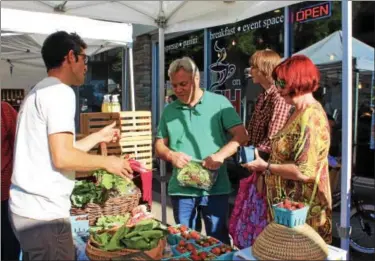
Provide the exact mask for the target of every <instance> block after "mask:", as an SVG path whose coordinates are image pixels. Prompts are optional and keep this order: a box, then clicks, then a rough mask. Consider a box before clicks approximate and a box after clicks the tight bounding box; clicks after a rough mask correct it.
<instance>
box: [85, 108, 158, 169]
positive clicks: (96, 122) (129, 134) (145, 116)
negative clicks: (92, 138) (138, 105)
mask: <svg viewBox="0 0 375 261" xmlns="http://www.w3.org/2000/svg"><path fill="white" fill-rule="evenodd" d="M151 119H152V117H151V112H150V111H134V112H132V111H124V112H114V113H101V112H100V113H99V112H98V113H82V114H81V120H80V125H81V126H80V127H81V134H83V135H84V136H86V135H89V134H91V133H94V132H96V131H98V130H100V129H102V128H103V127H105V126H107V125H109V124H111V123H112V122H113V121H116V122H117V124H116V127H117V128H119V129H120V132H121V135H120V140H119V142H118V143H116V144H108V145H107V151H108V155H121V154H133V155H134V156H135V159H137V160H138V161H140V162H142V163H144V164H145V165H146V167H147V168H149V169H152V124H151ZM98 150H99V146H96V147H94V148H93V149H92V150H91V151H89V153H92V154H98Z"/></svg>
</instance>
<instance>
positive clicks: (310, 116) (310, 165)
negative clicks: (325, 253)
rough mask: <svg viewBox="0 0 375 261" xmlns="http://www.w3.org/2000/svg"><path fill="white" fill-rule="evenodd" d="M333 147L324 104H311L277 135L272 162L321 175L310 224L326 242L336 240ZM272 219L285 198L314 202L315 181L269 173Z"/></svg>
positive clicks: (269, 217)
mask: <svg viewBox="0 0 375 261" xmlns="http://www.w3.org/2000/svg"><path fill="white" fill-rule="evenodd" d="M329 146H330V134H329V126H328V121H327V118H326V114H325V112H324V110H323V108H322V106H321V105H320V103H314V104H311V105H309V106H308V107H307V108H306V109H305V110H303V111H301V112H299V114H298V115H297V116H296V117H295V119H294V120H293V121H291V122H289V123H287V125H285V126H284V128H283V129H282V130H280V132H278V133H277V134H276V135H275V136H273V138H272V141H271V147H272V153H271V157H270V161H271V163H273V164H287V163H294V164H296V165H297V166H298V168H299V170H300V171H301V173H302V174H303V175H306V176H309V177H317V176H318V174H319V173H320V176H318V177H319V179H318V183H317V184H318V185H317V189H316V193H315V196H314V198H313V199H312V202H311V207H310V211H309V214H308V217H307V221H306V222H307V223H308V224H309V225H310V226H312V227H313V228H314V229H315V230H316V231H317V232H318V233H319V234H320V236H321V237H322V238H323V239H324V240H325V242H326V243H328V244H329V243H331V241H332V199H331V189H330V183H329V172H328V151H329ZM265 183H266V188H267V201H268V204H269V208H268V210H269V211H268V219H269V221H271V220H273V211H272V206H271V205H272V204H275V203H278V202H280V200H281V199H282V198H284V197H287V198H290V199H293V200H294V201H300V202H305V203H310V200H311V198H312V194H313V189H314V183H304V182H301V181H295V180H286V179H284V178H281V177H280V176H279V175H277V174H276V173H271V174H270V175H266V177H265Z"/></svg>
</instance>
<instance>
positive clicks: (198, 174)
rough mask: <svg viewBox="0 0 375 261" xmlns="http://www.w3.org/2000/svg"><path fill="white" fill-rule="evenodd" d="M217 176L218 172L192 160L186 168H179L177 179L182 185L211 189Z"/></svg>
mask: <svg viewBox="0 0 375 261" xmlns="http://www.w3.org/2000/svg"><path fill="white" fill-rule="evenodd" d="M216 178H217V172H211V171H210V170H208V169H206V168H204V167H203V166H202V164H200V163H198V162H194V161H190V162H189V163H188V164H187V165H186V166H185V167H184V168H182V169H179V170H178V173H177V180H178V182H179V184H180V186H183V187H194V188H199V189H204V190H210V189H211V188H212V186H213V185H214V183H215V181H216Z"/></svg>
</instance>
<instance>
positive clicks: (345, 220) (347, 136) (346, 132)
mask: <svg viewBox="0 0 375 261" xmlns="http://www.w3.org/2000/svg"><path fill="white" fill-rule="evenodd" d="M341 8H342V33H343V62H342V105H343V107H342V114H343V115H342V119H343V121H342V168H341V173H342V174H341V175H342V182H341V210H340V227H339V228H338V231H339V235H340V238H341V248H342V249H344V250H346V251H347V257H346V260H350V258H349V238H350V230H351V227H350V216H349V213H350V202H351V201H350V200H351V197H350V196H351V195H350V193H351V175H352V107H353V100H352V96H353V92H352V91H353V89H352V88H353V86H352V84H353V81H352V78H353V76H352V72H353V68H352V67H353V64H352V2H351V1H349V0H343V1H342V2H341Z"/></svg>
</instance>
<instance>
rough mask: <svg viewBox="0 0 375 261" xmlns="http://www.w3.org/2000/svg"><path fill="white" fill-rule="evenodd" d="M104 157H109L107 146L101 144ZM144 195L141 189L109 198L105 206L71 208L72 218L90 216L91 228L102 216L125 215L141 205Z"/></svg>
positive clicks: (93, 204) (89, 204)
mask: <svg viewBox="0 0 375 261" xmlns="http://www.w3.org/2000/svg"><path fill="white" fill-rule="evenodd" d="M99 152H100V153H101V154H102V155H103V156H107V145H106V144H105V143H101V144H100V151H99ZM141 196H142V193H141V190H140V189H139V188H137V189H136V192H135V193H134V194H131V195H125V196H121V197H116V198H109V199H108V200H107V201H106V202H104V204H103V205H99V204H95V203H88V204H87V205H86V206H85V208H84V209H79V208H71V210H70V213H71V215H72V216H76V215H83V214H88V220H89V224H90V226H94V225H95V223H96V220H97V219H98V218H99V217H101V216H112V215H124V214H126V213H128V212H130V211H132V210H133V208H135V207H137V206H138V205H139V201H140V199H141Z"/></svg>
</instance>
